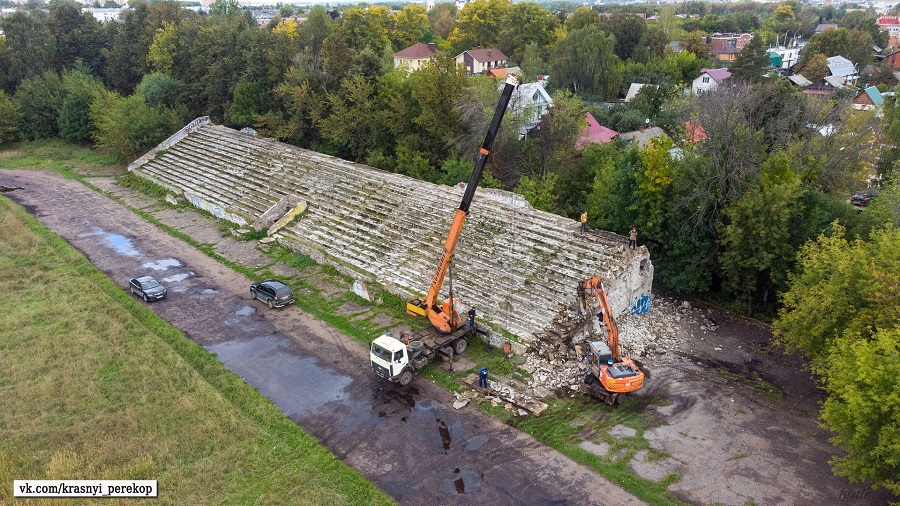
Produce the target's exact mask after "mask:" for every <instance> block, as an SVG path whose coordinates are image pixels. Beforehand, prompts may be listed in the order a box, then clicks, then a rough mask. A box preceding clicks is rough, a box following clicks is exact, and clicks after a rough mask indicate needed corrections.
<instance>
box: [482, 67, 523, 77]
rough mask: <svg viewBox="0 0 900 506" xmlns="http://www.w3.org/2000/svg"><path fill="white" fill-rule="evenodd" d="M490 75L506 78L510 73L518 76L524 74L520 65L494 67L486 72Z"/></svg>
mask: <svg viewBox="0 0 900 506" xmlns="http://www.w3.org/2000/svg"><path fill="white" fill-rule="evenodd" d="M484 74H485V75H486V76H488V77H496V78H497V79H506V76H507V75H509V74H515V75H517V76H519V75H522V69H520V68H519V67H507V68H492V69H490V70H488V71H487V72H485V73H484Z"/></svg>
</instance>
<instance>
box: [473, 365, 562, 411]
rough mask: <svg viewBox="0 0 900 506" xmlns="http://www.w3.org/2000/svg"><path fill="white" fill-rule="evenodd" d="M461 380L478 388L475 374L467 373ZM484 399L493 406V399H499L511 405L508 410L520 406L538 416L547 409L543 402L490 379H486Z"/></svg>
mask: <svg viewBox="0 0 900 506" xmlns="http://www.w3.org/2000/svg"><path fill="white" fill-rule="evenodd" d="M462 382H463V383H464V384H466V385H469V386H471V387H472V388H479V387H478V375H477V374H474V373H473V374H469V375H468V376H466V377H465V378H463V379H462ZM485 399H486V400H490V401H491V404H492V405H494V406H496V405H497V404H496V402H497V401H496V400H495V399H499V400H500V401H501V402H505V403H506V404H509V405H510V406H511V407H510V408H507V409H509V410H510V411H512V409H513V408H522V409H525V410H527V411H528V412H529V413H531V414H533V415H535V416H540V415H541V413H543V412H544V411H546V410H547V405H546V404H544V403H543V402H540V401H538V400H536V399H532V398H531V397H529V396H527V395H525V394H522V393H520V392H516V391H515V390H513V389H512V388H510V387H509V386H507V385H504V384H503V383H501V382H499V381H496V380H492V379H488V388H487V390H486V392H485Z"/></svg>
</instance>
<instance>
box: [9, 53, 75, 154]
mask: <svg viewBox="0 0 900 506" xmlns="http://www.w3.org/2000/svg"><path fill="white" fill-rule="evenodd" d="M63 96H64V92H63V86H62V81H61V80H60V79H59V76H58V75H57V74H56V72H53V71H52V70H48V71H47V72H44V73H43V74H41V75H39V76H35V77H29V78H28V79H25V80H24V81H22V83H21V84H20V85H19V88H18V89H17V90H16V95H15V100H16V105H17V107H18V109H19V112H20V113H21V114H20V116H19V132H21V134H22V136H23V137H25V138H26V139H31V140H34V139H49V138H51V137H55V136H56V135H57V134H58V133H59V126H58V121H59V110H60V107H61V105H62V101H63Z"/></svg>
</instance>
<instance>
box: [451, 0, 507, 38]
mask: <svg viewBox="0 0 900 506" xmlns="http://www.w3.org/2000/svg"><path fill="white" fill-rule="evenodd" d="M509 5H510V4H509V2H506V1H505V0H475V1H474V2H468V3H466V5H464V6H463V8H462V9H460V11H459V16H458V18H459V19H458V21H457V25H456V26H457V28H458V29H459V32H460V38H462V39H465V40H470V41H471V43H472V46H473V47H475V46H481V47H496V46H497V42H498V41H499V38H500V32H501V30H502V29H503V16H504V15H505V14H506V11H507V9H509V8H510V7H509Z"/></svg>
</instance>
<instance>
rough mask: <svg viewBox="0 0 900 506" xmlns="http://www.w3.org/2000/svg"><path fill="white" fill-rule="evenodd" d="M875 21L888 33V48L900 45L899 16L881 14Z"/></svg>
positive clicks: (895, 47)
mask: <svg viewBox="0 0 900 506" xmlns="http://www.w3.org/2000/svg"><path fill="white" fill-rule="evenodd" d="M875 23H876V24H877V25H878V27H879V28H881V29H882V30H884V31H886V32H887V33H888V37H889V40H888V48H890V49H897V48H898V47H900V16H881V17H880V18H878V20H877V21H875Z"/></svg>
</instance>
